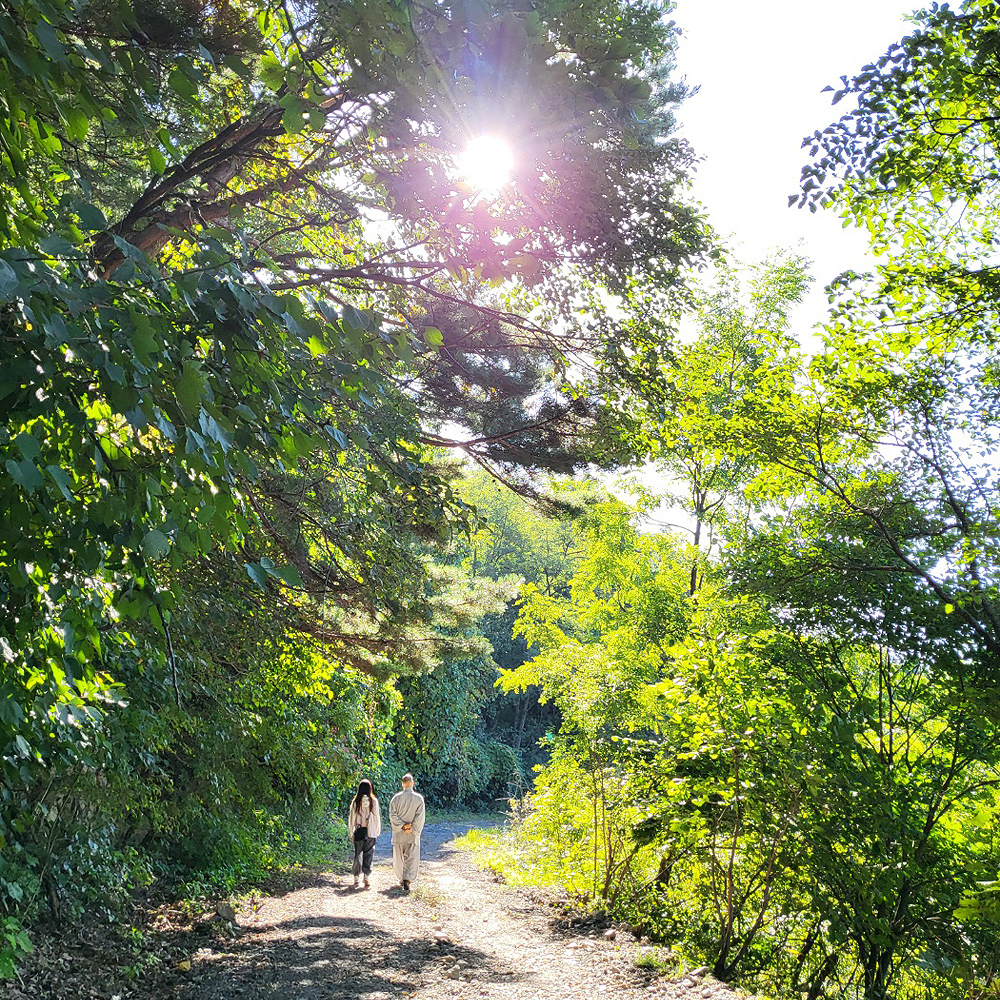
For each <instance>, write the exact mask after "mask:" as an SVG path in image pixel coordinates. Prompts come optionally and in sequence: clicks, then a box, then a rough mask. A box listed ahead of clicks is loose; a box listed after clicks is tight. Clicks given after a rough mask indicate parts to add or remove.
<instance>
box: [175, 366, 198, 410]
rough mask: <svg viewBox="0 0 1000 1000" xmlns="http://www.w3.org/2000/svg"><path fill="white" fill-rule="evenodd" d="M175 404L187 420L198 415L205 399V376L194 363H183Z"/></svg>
mask: <svg viewBox="0 0 1000 1000" xmlns="http://www.w3.org/2000/svg"><path fill="white" fill-rule="evenodd" d="M176 393H177V402H178V403H180V406H181V410H183V412H184V415H185V416H187V417H188V418H189V419H193V418H194V417H196V416H197V415H198V411H199V410H200V409H201V401H202V400H203V399H204V398H205V376H204V373H203V372H202V370H201V367H200V365H198V363H197V362H195V361H185V362H184V367H183V368H182V370H181V377H180V378H179V379H178V380H177V389H176Z"/></svg>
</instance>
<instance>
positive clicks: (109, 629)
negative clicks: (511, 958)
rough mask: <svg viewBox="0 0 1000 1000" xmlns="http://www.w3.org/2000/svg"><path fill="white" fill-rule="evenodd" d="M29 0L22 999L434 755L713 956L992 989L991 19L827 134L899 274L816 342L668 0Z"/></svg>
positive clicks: (658, 925) (835, 195) (859, 282)
mask: <svg viewBox="0 0 1000 1000" xmlns="http://www.w3.org/2000/svg"><path fill="white" fill-rule="evenodd" d="M0 14H2V16H0V105H2V109H3V113H2V115H0V190H2V197H3V201H4V205H5V207H6V211H5V213H4V215H3V217H2V218H0V345H2V346H0V350H2V365H0V409H2V416H3V422H2V425H0V449H2V451H3V465H4V473H3V475H2V478H0V494H2V496H0V509H2V511H3V518H2V521H0V571H2V572H0V590H2V598H3V600H2V601H0V622H2V624H0V655H2V658H3V674H2V681H0V683H2V687H3V694H4V698H3V701H2V703H0V748H2V776H3V781H2V787H0V851H2V853H0V908H2V913H3V916H2V917H0V921H2V923H0V975H12V974H15V971H16V966H17V963H18V961H20V960H21V959H22V958H23V957H24V956H25V954H26V953H27V952H28V951H29V949H30V947H31V944H30V938H29V935H28V933H27V930H28V929H30V928H31V927H32V926H35V925H38V924H39V923H40V922H42V921H45V920H49V921H56V922H59V921H62V922H66V921H74V920H79V919H84V918H86V919H95V918H100V919H107V920H111V921H113V920H115V919H116V918H117V914H118V913H119V912H120V911H119V907H120V905H121V904H122V903H123V901H124V900H126V899H127V898H128V896H129V894H130V893H132V892H134V891H135V890H136V888H138V887H141V886H148V885H149V884H151V883H153V882H154V881H157V880H159V881H161V882H162V881H164V880H168V879H171V878H173V879H183V878H189V877H191V876H192V875H193V874H198V876H199V877H203V878H212V879H215V880H217V881H219V882H220V883H222V884H224V885H225V884H228V885H233V884H236V882H238V881H239V880H240V879H243V878H247V877H252V876H253V875H254V874H259V873H260V872H262V871H265V870H267V869H268V868H269V867H273V866H275V865H280V864H282V863H286V862H289V861H292V860H295V859H296V858H300V857H302V856H303V855H304V854H308V853H309V852H310V851H312V850H316V849H319V850H325V849H326V846H325V845H326V844H327V843H328V839H327V838H329V836H330V835H331V833H336V830H335V829H334V826H333V823H332V820H331V817H332V816H334V815H335V814H339V813H340V812H342V811H343V805H344V801H345V795H346V794H347V792H348V791H349V789H350V788H351V786H352V784H354V783H355V782H356V781H357V779H358V778H359V777H360V776H362V775H369V776H371V777H373V778H374V779H375V781H376V785H377V786H378V787H379V788H380V789H383V788H384V789H391V787H392V786H393V785H394V783H395V781H396V779H397V778H398V776H399V774H400V773H401V772H402V771H403V770H406V769H408V768H412V769H415V770H418V771H419V773H420V775H421V782H422V785H423V788H424V790H425V791H426V793H427V795H428V797H429V799H430V800H431V802H432V803H433V804H435V805H438V806H446V805H465V806H481V805H484V804H489V803H495V802H496V800H498V799H502V800H507V799H508V798H515V799H516V800H517V801H518V802H519V805H518V815H517V821H516V822H515V824H514V825H513V827H512V829H511V831H510V832H509V834H508V835H507V836H506V837H504V838H503V839H502V840H500V841H495V842H489V843H487V844H485V845H484V850H486V851H488V852H489V853H490V858H491V863H492V864H493V865H495V866H496V867H497V868H498V869H499V870H501V871H502V872H503V873H504V874H505V875H506V877H507V878H509V879H511V880H525V881H531V882H545V883H553V884H559V885H563V886H565V887H567V888H568V889H570V890H572V891H573V892H574V893H575V894H576V895H577V897H578V898H579V899H580V900H581V904H582V905H592V906H596V907H601V908H604V909H606V910H607V911H609V912H610V913H612V914H613V915H615V916H616V917H618V918H621V919H626V920H628V921H629V922H630V923H632V924H633V925H635V926H636V927H638V928H639V929H640V930H641V931H642V932H643V933H646V934H648V935H650V936H651V937H653V938H655V939H657V940H661V941H664V942H667V943H669V944H670V946H671V948H672V949H673V950H674V953H675V954H676V955H678V956H680V957H681V958H682V959H683V960H685V961H694V962H699V963H700V962H704V963H706V964H708V965H709V966H710V967H711V968H712V969H713V971H714V972H715V973H716V975H718V976H719V977H720V978H724V979H727V980H733V981H737V982H740V983H742V984H745V985H747V986H750V987H752V988H753V989H755V990H757V991H759V992H761V993H765V994H769V995H775V996H779V995H792V994H796V995H799V996H805V997H807V998H810V1000H812V998H818V997H822V996H847V997H855V996H856V997H864V998H866V1000H881V998H885V997H890V996H892V997H906V996H914V997H916V996H926V995H934V996H942V997H951V996H954V997H960V996H961V997H980V996H990V995H996V990H997V985H996V973H997V968H998V962H1000V954H998V944H997V941H998V935H997V930H998V924H1000V896H998V894H997V892H996V886H997V881H996V880H997V872H998V868H1000V846H998V844H997V841H996V834H995V831H996V829H997V811H998V800H997V782H998V778H1000V773H998V755H1000V750H998V747H1000V741H998V738H997V737H998V733H997V726H998V721H1000V700H998V698H997V653H998V648H1000V629H998V625H1000V619H998V613H1000V610H998V602H997V598H998V594H997V579H998V574H997V570H998V566H997V529H996V517H995V510H994V504H995V497H996V465H997V463H996V453H997V414H998V412H1000V408H998V406H997V393H998V382H1000V379H998V366H997V352H996V342H997V338H996V334H995V330H996V309H997V296H998V285H997V281H996V271H995V268H994V266H993V253H992V245H993V243H994V240H995V224H996V218H997V213H996V207H995V203H994V184H995V175H996V148H995V136H994V129H995V127H996V121H997V120H998V115H997V111H996V102H995V94H996V93H997V86H996V85H997V82H998V79H1000V67H998V53H1000V8H998V7H997V5H996V4H994V3H990V2H986V0H969V2H967V3H966V4H964V5H963V6H962V7H961V8H959V9H958V10H955V11H952V10H951V9H949V8H947V7H943V8H939V7H934V8H932V9H931V10H929V11H927V12H926V13H924V14H923V15H920V16H919V17H917V18H916V19H915V21H914V24H913V28H912V31H911V32H910V34H909V35H908V36H907V37H906V38H904V39H903V40H902V41H901V42H900V43H899V44H897V45H894V46H893V47H891V48H890V49H889V50H888V52H886V53H885V54H884V55H882V56H881V57H879V58H878V59H877V60H876V61H875V62H873V63H872V64H871V65H869V66H866V67H865V68H864V69H863V70H862V71H861V72H860V73H859V74H858V75H857V76H855V77H854V78H850V79H849V78H845V79H844V80H843V88H842V92H840V93H838V94H836V95H834V97H835V100H840V99H842V98H846V99H847V103H846V104H845V106H846V107H847V108H848V111H847V113H846V114H845V115H844V117H843V118H842V119H841V120H840V121H839V122H837V123H835V124H833V125H831V126H829V127H828V128H826V129H824V130H823V131H821V132H818V133H817V134H816V135H815V136H814V137H813V139H812V140H811V141H810V142H808V143H807V146H806V159H807V166H806V167H805V169H804V172H803V178H802V188H801V193H800V194H799V195H798V196H796V198H795V199H794V200H797V201H798V202H799V203H801V205H803V206H807V207H808V208H810V209H813V210H815V209H817V208H821V209H824V210H832V211H834V212H840V213H841V214H843V215H844V217H845V218H847V219H849V220H853V221H855V222H857V223H858V224H860V225H861V226H863V227H864V228H865V229H866V230H867V232H868V234H869V236H870V240H871V245H872V247H873V249H874V250H875V251H877V252H878V254H879V256H878V257H877V261H878V264H877V267H875V268H874V269H873V271H872V272H871V273H869V274H861V273H854V272H848V273H845V274H844V275H842V276H841V277H840V278H839V279H838V280H837V281H836V282H834V284H833V285H832V286H831V287H830V289H829V298H830V309H829V313H828V316H827V318H826V320H825V323H824V326H823V330H822V336H821V339H820V341H819V343H818V344H815V343H814V344H813V345H812V347H811V349H810V350H809V351H808V352H807V351H805V350H803V348H802V347H801V346H800V345H799V342H798V341H797V339H796V337H795V336H794V333H795V331H793V330H792V329H791V326H790V321H789V317H790V314H791V312H792V309H793V307H794V305H795V304H796V303H797V302H798V301H799V300H800V298H801V296H802V295H803V293H804V291H805V289H806V287H807V285H808V280H809V279H808V274H807V271H806V266H805V263H804V262H803V261H802V260H800V259H798V258H796V257H795V256H794V255H785V256H782V257H777V258H775V259H773V260H771V261H768V262H767V263H764V264H761V265H757V266H755V267H749V268H746V269H743V270H741V269H739V268H738V267H736V266H735V265H734V264H733V263H732V262H731V261H729V260H728V259H727V258H726V255H725V252H724V249H723V248H722V247H721V246H720V244H719V241H718V239H717V237H716V236H715V234H713V232H712V231H711V228H710V227H709V225H708V223H707V221H706V219H705V218H704V217H703V215H702V211H701V209H700V208H699V207H698V206H697V205H695V204H693V203H692V201H691V200H690V197H689V195H688V193H687V187H688V179H689V175H690V172H691V169H692V165H693V156H694V154H693V152H692V150H691V149H690V148H689V147H688V146H687V144H686V143H684V142H683V141H681V140H679V139H678V138H677V137H676V135H675V134H674V117H673V116H674V109H675V107H676V105H677V104H678V102H679V101H681V100H683V98H684V96H685V88H684V86H683V85H682V84H680V83H678V82H677V81H676V80H673V79H672V78H671V71H672V67H673V57H674V52H675V48H676V42H677V30H676V28H675V26H674V24H673V23H672V22H671V21H670V20H669V19H668V15H669V11H667V10H666V9H664V7H662V6H661V5H659V4H656V3H648V4H647V3H641V2H618V3H614V2H612V3H606V2H599V3H598V2H594V3H591V2H588V0H584V2H582V3H580V2H575V3H568V2H566V0H536V2H534V3H528V2H519V0H511V2H509V3H486V2H481V3H480V2H471V0H469V2H466V0H461V2H459V0H456V2H442V3H439V4H427V5H424V4H420V3H415V2H410V0H378V2H373V3H367V4H365V5H364V6H363V7H361V6H359V5H356V4H352V3H346V2H338V0H320V2H318V3H310V4H304V5H297V6H294V7H291V6H285V5H275V6H272V7H248V6H242V5H240V4H238V3H232V2H223V3H218V4H212V5H207V4H202V3H200V2H199V0H186V2H184V3H181V4H171V5H167V4H160V3H157V2H156V0H150V2H144V3H135V4H132V5H117V4H110V3H103V2H101V0H96V2H93V3H87V4H74V3H69V2H63V0H26V2H17V3H10V2H7V3H4V4H3V5H2V7H0ZM483 134H492V135H506V136H508V138H509V142H510V144H511V147H512V150H513V154H514V166H513V171H512V176H511V177H510V179H509V180H508V182H507V183H504V184H498V185H496V186H493V187H490V186H483V185H481V184H478V183H477V182H476V180H475V178H473V177H471V176H467V175H464V174H463V173H462V170H461V168H460V167H459V166H458V164H459V162H460V161H461V156H462V153H463V151H464V150H466V148H467V146H468V144H469V143H470V141H472V140H475V139H476V138H477V137H479V136H481V135H483ZM648 463H652V464H653V466H654V467H655V468H657V469H658V470H660V472H661V473H662V474H663V475H664V476H665V477H666V478H667V479H668V481H669V482H670V484H671V487H672V493H673V495H674V496H675V498H680V502H681V504H682V505H683V507H684V510H685V515H684V518H683V524H681V525H679V526H674V527H670V526H665V525H662V524H657V523H656V514H655V510H656V506H657V503H658V499H659V498H658V497H655V496H651V495H647V494H646V493H644V492H643V491H642V490H641V489H637V490H636V491H635V492H634V493H633V494H632V497H633V500H632V502H626V501H625V500H623V499H621V496H623V495H625V494H624V493H623V492H622V491H620V490H619V491H617V492H618V493H619V496H618V497H617V498H616V497H615V496H612V495H611V494H610V493H609V492H608V485H607V484H608V482H609V479H608V475H607V474H608V473H611V472H612V471H613V470H622V469H628V468H635V467H638V466H640V465H642V464H648ZM498 669H499V671H500V673H499V674H498ZM498 677H499V682H500V686H499V688H497V687H495V681H497V679H498Z"/></svg>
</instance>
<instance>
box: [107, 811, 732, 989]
mask: <svg viewBox="0 0 1000 1000" xmlns="http://www.w3.org/2000/svg"><path fill="white" fill-rule="evenodd" d="M472 825H475V824H469V823H465V824H462V823H436V824H429V825H428V826H427V827H426V828H425V830H424V837H423V843H422V850H423V861H422V864H421V870H420V878H419V880H418V881H416V882H415V883H414V886H413V891H412V892H411V893H410V894H409V895H407V894H405V893H404V892H403V890H402V889H401V888H400V887H399V886H397V885H396V884H395V880H394V876H393V873H392V868H391V865H390V863H389V859H390V845H389V838H388V837H387V836H386V837H381V838H380V839H379V843H378V845H377V848H376V863H375V867H374V870H373V872H372V885H371V888H370V889H364V888H360V889H355V888H354V887H353V879H352V878H351V876H350V875H339V874H334V873H330V872H326V873H323V874H320V875H317V876H315V877H313V878H311V879H310V880H309V881H308V882H307V883H306V884H300V885H299V887H297V888H294V889H292V890H290V891H289V892H287V893H286V894H284V895H275V896H269V897H266V898H262V899H259V900H257V901H256V902H255V903H254V904H253V905H248V906H246V907H245V908H244V909H243V910H241V911H240V912H239V913H238V914H237V915H236V924H237V930H236V932H235V933H236V936H235V937H233V938H232V939H231V940H230V941H222V942H221V943H219V942H216V943H215V944H214V945H213V947H209V948H201V949H199V950H198V951H196V952H194V953H192V954H191V955H190V957H189V959H188V960H187V961H182V962H180V963H178V967H176V968H173V969H169V970H165V971H163V972H161V973H160V974H159V975H157V976H156V977H155V979H154V980H150V981H144V982H142V983H141V984H136V985H137V988H136V990H135V991H134V992H132V991H129V992H127V993H125V994H124V995H122V997H121V1000H154V998H155V1000H237V998H239V1000H348V998H350V1000H397V998H398V1000H402V998H404V997H405V998H415V1000H463V998H472V997H476V998H479V997H482V998H486V1000H536V998H538V1000H585V998H586V1000H603V998H605V997H606V998H609V1000H610V998H616V1000H639V998H643V1000H650V998H654V1000H680V998H684V1000H697V998H712V1000H735V998H736V994H735V993H733V992H732V991H730V990H729V988H728V987H727V986H725V985H724V984H722V983H719V982H716V981H715V980H713V979H712V978H711V977H710V976H707V975H705V974H697V975H694V976H688V977H686V978H683V979H681V980H677V979H668V978H666V977H662V976H659V975H656V974H655V973H651V972H648V971H646V970H644V969H641V968H638V967H637V966H636V964H635V956H636V948H637V945H636V943H635V941H634V939H632V938H631V937H630V936H629V935H627V934H625V933H624V932H613V933H614V934H615V937H614V938H612V937H610V935H608V936H605V934H604V932H602V931H601V930H600V929H591V930H589V931H587V930H581V929H575V930H573V929H571V930H560V929H559V928H558V927H556V926H554V922H553V911H552V908H551V907H550V906H548V905H546V904H544V903H542V902H539V901H537V900H535V899H533V898H532V897H531V895H529V894H528V893H526V892H524V891H521V890H518V889H513V888H511V887H508V886H505V885H502V884H499V883H497V882H496V881H495V880H494V879H492V878H491V877H490V876H489V875H488V874H486V873H485V872H483V871H481V870H480V869H478V868H476V866H475V865H474V864H473V863H472V860H471V858H470V857H469V855H468V854H467V853H466V852H464V851H461V850H459V849H457V848H456V847H455V846H454V844H453V843H452V841H453V839H454V837H455V836H457V835H459V834H461V833H464V832H465V831H466V830H468V829H469V828H470V826H472ZM188 966H189V967H188Z"/></svg>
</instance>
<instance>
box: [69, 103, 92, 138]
mask: <svg viewBox="0 0 1000 1000" xmlns="http://www.w3.org/2000/svg"><path fill="white" fill-rule="evenodd" d="M63 118H64V119H65V121H66V135H68V136H69V138H70V139H72V140H74V141H75V142H80V141H81V140H83V139H86V138H87V132H89V131H90V119H89V118H88V117H87V115H86V114H85V113H84V112H83V111H81V110H80V109H79V108H69V109H67V110H66V111H64V112H63Z"/></svg>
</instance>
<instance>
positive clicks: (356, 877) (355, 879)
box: [354, 875, 358, 889]
mask: <svg viewBox="0 0 1000 1000" xmlns="http://www.w3.org/2000/svg"><path fill="white" fill-rule="evenodd" d="M357 887H358V876H357V875H355V876H354V888H355V889H357Z"/></svg>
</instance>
